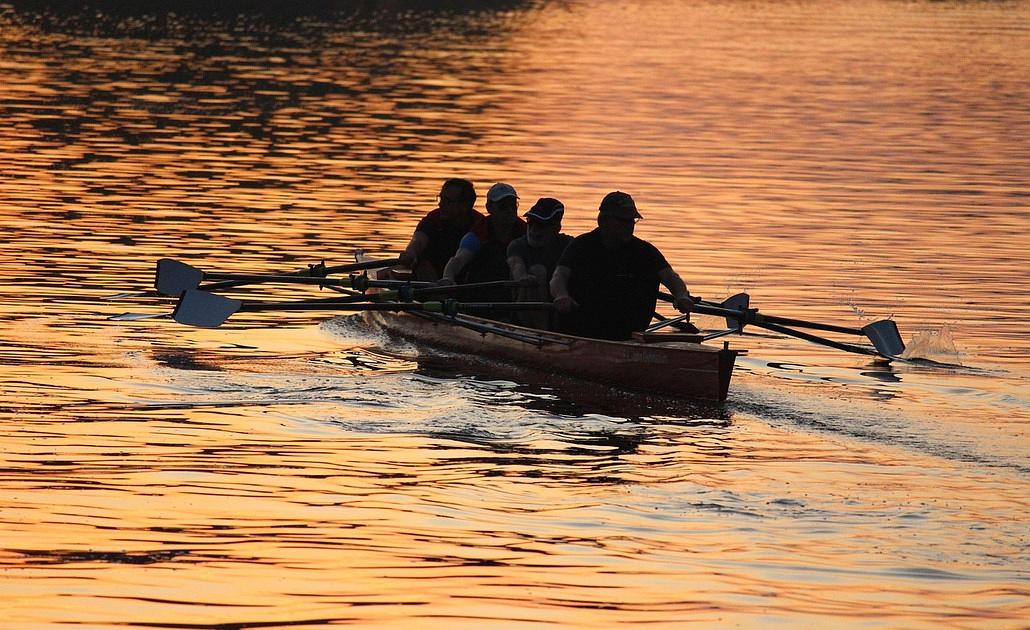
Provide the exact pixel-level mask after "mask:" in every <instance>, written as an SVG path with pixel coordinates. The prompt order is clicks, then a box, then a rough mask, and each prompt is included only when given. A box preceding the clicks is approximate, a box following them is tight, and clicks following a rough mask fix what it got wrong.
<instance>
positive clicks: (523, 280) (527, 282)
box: [515, 273, 540, 287]
mask: <svg viewBox="0 0 1030 630" xmlns="http://www.w3.org/2000/svg"><path fill="white" fill-rule="evenodd" d="M515 280H516V281H518V283H519V286H520V287H535V286H536V285H538V284H540V280H539V279H538V278H537V277H536V276H534V275H533V274H531V273H524V274H522V275H521V276H519V277H518V278H515Z"/></svg>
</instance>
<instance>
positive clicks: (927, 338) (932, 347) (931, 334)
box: [901, 325, 962, 365]
mask: <svg viewBox="0 0 1030 630" xmlns="http://www.w3.org/2000/svg"><path fill="white" fill-rule="evenodd" d="M901 356H902V357H903V358H906V359H930V360H932V361H941V362H946V363H953V364H955V365H962V362H961V361H960V357H961V356H962V353H961V352H959V350H958V348H957V347H956V346H955V338H954V336H953V335H952V334H951V328H950V327H948V326H947V325H945V326H941V327H940V328H939V329H929V330H921V331H919V332H917V333H916V334H915V336H913V337H912V339H911V340H909V342H908V343H907V344H905V352H903V353H902V354H901Z"/></svg>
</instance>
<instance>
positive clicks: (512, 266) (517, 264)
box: [508, 256, 526, 280]
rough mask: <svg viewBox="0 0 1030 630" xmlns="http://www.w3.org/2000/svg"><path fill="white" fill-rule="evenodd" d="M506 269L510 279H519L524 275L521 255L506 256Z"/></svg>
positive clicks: (524, 268) (524, 264)
mask: <svg viewBox="0 0 1030 630" xmlns="http://www.w3.org/2000/svg"><path fill="white" fill-rule="evenodd" d="M508 271H509V272H510V273H511V279H512V280H521V279H522V276H524V275H526V263H524V262H523V261H522V256H508Z"/></svg>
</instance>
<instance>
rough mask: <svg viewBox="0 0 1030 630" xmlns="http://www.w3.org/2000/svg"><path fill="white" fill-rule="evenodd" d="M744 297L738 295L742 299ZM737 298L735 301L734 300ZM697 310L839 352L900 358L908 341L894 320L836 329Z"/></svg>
mask: <svg viewBox="0 0 1030 630" xmlns="http://www.w3.org/2000/svg"><path fill="white" fill-rule="evenodd" d="M740 295H744V294H740ZM661 297H662V298H663V299H668V300H670V301H671V299H672V296H671V295H668V294H661ZM738 297H740V296H734V298H738ZM731 299H733V298H731ZM693 310H694V311H695V312H698V313H704V314H707V315H717V316H720V317H725V318H726V320H727V322H729V321H730V320H735V321H736V322H738V324H737V326H738V329H740V330H742V329H743V327H744V325H745V324H753V325H755V326H758V327H759V328H765V329H766V330H771V331H773V332H778V333H781V334H784V335H790V336H792V337H797V338H799V339H804V340H805V341H811V342H812V343H818V344H821V345H824V346H828V347H831V348H836V349H838V350H844V351H846V352H856V353H859V354H872V355H877V354H878V355H880V356H883V357H885V358H888V359H896V358H898V356H899V355H900V354H901V353H902V352H904V351H905V342H904V341H902V339H901V333H900V332H898V325H897V324H896V323H895V322H894V321H893V320H890V319H883V320H879V321H876V322H873V323H871V324H866V325H865V326H863V327H862V328H849V327H845V326H836V325H833V324H820V323H818V322H810V321H806V320H801V319H792V318H788V317H777V316H775V315H764V314H761V313H759V312H758V309H752V308H746V307H745V308H740V309H737V308H723V307H722V306H721V305H720V306H715V305H712V304H711V303H706V302H703V301H702V302H698V303H696V304H694V306H693ZM784 324H788V325H794V326H802V327H805V328H812V329H816V330H827V331H830V332H840V333H846V334H852V335H857V336H861V337H866V338H867V339H869V341H871V342H872V344H873V347H874V348H875V350H873V349H871V348H867V347H865V346H857V345H854V344H849V343H841V342H839V341H834V340H832V339H826V338H825V337H819V336H817V335H813V334H810V333H806V332H802V331H799V330H793V329H791V328H787V327H786V326H784Z"/></svg>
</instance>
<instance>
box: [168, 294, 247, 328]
mask: <svg viewBox="0 0 1030 630" xmlns="http://www.w3.org/2000/svg"><path fill="white" fill-rule="evenodd" d="M241 306H243V302H241V301H240V300H233V299H231V298H227V297H223V296H221V295H215V294H214V293H207V292H206V291H197V290H196V289H188V290H186V291H184V292H183V294H182V297H180V298H179V303H178V304H176V305H175V310H174V311H172V319H174V320H175V321H177V322H179V323H180V324H186V325H187V326H197V327H199V328H217V327H218V326H221V325H222V323H224V322H225V320H227V319H229V317H230V316H231V315H232V314H233V313H235V312H236V311H238V310H240V307H241Z"/></svg>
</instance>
